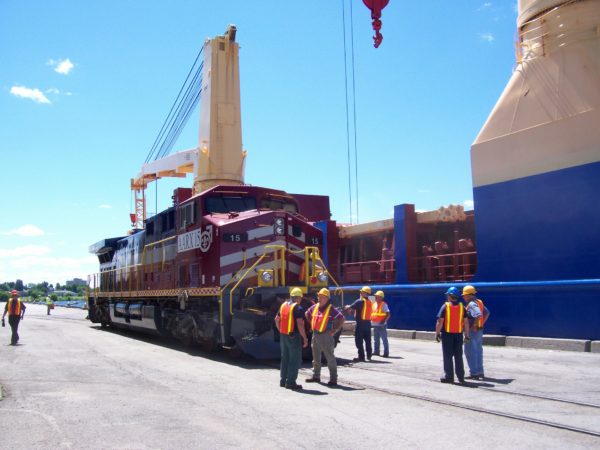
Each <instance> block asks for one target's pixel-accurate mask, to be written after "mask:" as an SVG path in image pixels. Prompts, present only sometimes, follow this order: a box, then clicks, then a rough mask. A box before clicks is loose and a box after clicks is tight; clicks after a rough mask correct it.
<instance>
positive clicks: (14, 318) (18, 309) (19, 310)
mask: <svg viewBox="0 0 600 450" xmlns="http://www.w3.org/2000/svg"><path fill="white" fill-rule="evenodd" d="M10 295H11V298H9V299H8V301H7V302H6V306H5V307H4V314H2V326H4V317H5V316H6V314H8V324H9V325H10V329H11V331H12V335H11V337H10V345H17V342H19V333H18V332H17V331H18V329H19V322H20V321H21V320H22V319H23V316H24V315H25V309H26V306H25V304H24V303H23V302H22V301H21V299H20V298H19V293H18V292H17V291H15V290H14V289H13V290H12V291H11V293H10Z"/></svg>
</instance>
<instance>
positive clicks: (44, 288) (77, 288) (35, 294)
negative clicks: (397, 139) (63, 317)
mask: <svg viewBox="0 0 600 450" xmlns="http://www.w3.org/2000/svg"><path fill="white" fill-rule="evenodd" d="M13 289H16V290H17V291H19V292H26V295H27V296H28V297H30V298H32V299H33V300H37V299H39V298H40V297H50V298H51V299H52V301H56V300H58V296H57V295H56V294H54V293H53V291H58V290H65V291H71V292H74V293H75V294H76V296H77V297H82V296H84V295H85V291H86V286H85V285H80V284H64V285H61V284H60V283H56V285H53V284H50V283H48V282H47V281H44V282H42V283H37V284H36V283H28V284H27V285H26V284H24V283H23V280H16V281H8V282H5V283H0V301H3V302H4V301H6V300H8V298H9V297H10V291H12V290H13ZM69 297H71V296H70V295H67V296H65V298H66V299H68V298H69Z"/></svg>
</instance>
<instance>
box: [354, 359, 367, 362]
mask: <svg viewBox="0 0 600 450" xmlns="http://www.w3.org/2000/svg"><path fill="white" fill-rule="evenodd" d="M352 361H353V362H365V358H353V359H352Z"/></svg>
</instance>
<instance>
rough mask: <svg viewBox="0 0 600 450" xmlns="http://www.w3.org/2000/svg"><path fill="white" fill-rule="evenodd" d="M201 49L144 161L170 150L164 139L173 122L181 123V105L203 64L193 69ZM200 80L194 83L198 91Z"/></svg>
mask: <svg viewBox="0 0 600 450" xmlns="http://www.w3.org/2000/svg"><path fill="white" fill-rule="evenodd" d="M203 51H204V46H202V48H201V49H200V51H199V52H198V55H196V59H195V60H194V63H193V64H192V67H191V68H190V70H189V72H188V74H187V77H186V79H185V81H184V82H183V84H182V86H181V88H180V90H179V93H178V94H177V97H176V98H175V101H174V102H173V105H172V106H171V109H170V111H169V114H167V117H166V118H165V120H164V122H163V124H162V127H161V129H160V131H159V132H158V135H157V136H156V138H155V140H154V143H153V144H152V147H151V148H150V151H149V152H148V156H147V157H146V161H145V162H146V163H148V162H150V160H152V158H153V156H154V160H156V159H159V158H160V156H159V155H160V154H161V153H165V151H166V153H168V152H169V151H170V148H167V147H165V146H164V144H165V140H166V139H167V137H168V136H169V134H171V136H172V133H171V132H172V130H173V128H174V124H175V123H181V119H182V116H181V115H180V111H181V107H182V105H183V104H185V103H188V102H189V100H190V89H191V87H192V86H193V85H194V82H195V81H196V80H197V78H198V75H199V74H200V73H201V72H202V67H203V66H204V62H202V63H201V64H200V67H199V68H197V69H196V70H194V69H195V67H196V65H197V63H198V60H199V59H200V56H201V55H202V53H203ZM192 73H194V76H193V77H192V81H191V82H190V83H189V84H188V81H189V80H190V76H191V75H192ZM201 81H202V79H201V78H200V83H199V84H197V85H196V86H197V89H198V91H199V90H200V88H201ZM186 85H187V88H186ZM184 90H185V94H184V95H183V97H182V95H181V94H182V92H184ZM195 90H196V88H194V91H195ZM196 97H197V98H199V95H193V96H192V98H193V99H194V100H196ZM178 102H179V103H178ZM192 109H193V108H192ZM174 111H176V112H175V114H177V116H175V115H174ZM185 115H186V114H184V116H185ZM187 116H188V117H189V114H187ZM167 129H168V131H167ZM165 133H166V136H165ZM177 136H178V134H177ZM171 141H173V140H172V139H171ZM173 144H174V141H173Z"/></svg>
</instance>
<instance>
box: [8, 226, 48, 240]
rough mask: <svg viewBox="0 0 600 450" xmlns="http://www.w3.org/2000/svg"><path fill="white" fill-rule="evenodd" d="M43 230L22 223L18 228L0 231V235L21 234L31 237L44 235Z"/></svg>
mask: <svg viewBox="0 0 600 450" xmlns="http://www.w3.org/2000/svg"><path fill="white" fill-rule="evenodd" d="M44 234H45V233H44V230H42V229H40V228H38V227H36V226H35V225H23V226H20V227H19V228H15V229H12V230H9V231H0V235H4V236H13V235H17V236H23V237H33V236H42V235H44Z"/></svg>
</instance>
